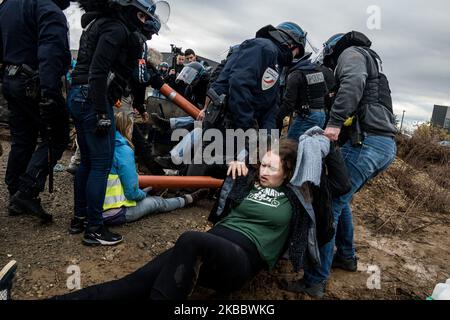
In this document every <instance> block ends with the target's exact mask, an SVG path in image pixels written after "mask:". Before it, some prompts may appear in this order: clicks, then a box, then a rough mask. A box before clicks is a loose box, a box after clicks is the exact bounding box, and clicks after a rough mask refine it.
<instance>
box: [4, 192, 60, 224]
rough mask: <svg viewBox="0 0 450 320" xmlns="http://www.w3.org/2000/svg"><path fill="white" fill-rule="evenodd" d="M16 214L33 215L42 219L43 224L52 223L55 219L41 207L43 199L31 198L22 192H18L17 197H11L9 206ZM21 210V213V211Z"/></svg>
mask: <svg viewBox="0 0 450 320" xmlns="http://www.w3.org/2000/svg"><path fill="white" fill-rule="evenodd" d="M9 206H10V207H13V208H14V210H18V211H16V212H23V213H26V214H32V215H35V216H37V217H38V218H40V219H41V221H42V222H43V223H49V222H52V220H53V217H52V215H51V214H48V213H47V212H46V211H45V210H44V208H42V205H41V199H39V198H31V197H29V196H27V195H25V194H24V193H22V192H21V191H17V192H16V194H15V195H13V196H12V197H11V201H10V204H9ZM19 210H20V211H19Z"/></svg>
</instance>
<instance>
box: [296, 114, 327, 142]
mask: <svg viewBox="0 0 450 320" xmlns="http://www.w3.org/2000/svg"><path fill="white" fill-rule="evenodd" d="M325 120H326V115H325V112H323V111H320V112H311V113H310V114H309V115H308V116H307V117H305V118H303V117H302V116H297V117H296V118H295V120H294V123H293V124H292V125H291V127H290V128H289V132H288V139H293V140H296V141H298V139H299V138H300V136H302V135H303V134H304V133H305V132H306V131H308V130H309V129H311V128H313V127H316V126H317V127H321V128H323V126H324V125H325Z"/></svg>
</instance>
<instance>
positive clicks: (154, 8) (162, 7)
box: [137, 0, 170, 24]
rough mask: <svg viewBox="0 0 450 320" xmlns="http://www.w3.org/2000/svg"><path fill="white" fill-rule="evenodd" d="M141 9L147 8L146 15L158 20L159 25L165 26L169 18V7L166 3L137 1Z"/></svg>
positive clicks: (145, 0) (150, 0)
mask: <svg viewBox="0 0 450 320" xmlns="http://www.w3.org/2000/svg"><path fill="white" fill-rule="evenodd" d="M137 2H139V4H140V5H141V6H142V7H143V8H147V10H146V13H147V15H149V16H151V17H152V18H156V19H158V20H159V22H160V23H161V24H166V23H167V22H168V21H169V18H170V5H169V3H168V2H167V1H157V2H154V1H152V0H137Z"/></svg>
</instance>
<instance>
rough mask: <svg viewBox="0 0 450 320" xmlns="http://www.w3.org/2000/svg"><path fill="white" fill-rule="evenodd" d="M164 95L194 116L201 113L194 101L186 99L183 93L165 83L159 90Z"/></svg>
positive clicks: (195, 117)
mask: <svg viewBox="0 0 450 320" xmlns="http://www.w3.org/2000/svg"><path fill="white" fill-rule="evenodd" d="M159 92H161V94H162V95H163V96H165V97H166V98H167V99H169V100H170V101H172V102H173V103H175V104H176V105H177V106H179V107H180V108H181V109H183V110H184V111H185V112H186V113H187V114H188V115H190V116H191V117H192V118H194V119H197V117H198V115H199V114H200V110H199V109H198V108H197V107H195V106H194V105H193V104H192V103H190V102H189V101H187V100H186V98H184V97H183V96H182V95H181V94H179V93H178V92H176V91H175V90H173V89H172V88H171V87H170V86H169V85H168V84H164V85H163V86H162V87H161V89H160V90H159Z"/></svg>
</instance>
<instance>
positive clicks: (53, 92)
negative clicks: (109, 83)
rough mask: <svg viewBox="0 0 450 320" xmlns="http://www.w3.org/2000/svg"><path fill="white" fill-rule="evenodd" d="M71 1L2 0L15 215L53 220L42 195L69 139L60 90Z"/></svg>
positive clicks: (0, 28) (0, 43)
mask: <svg viewBox="0 0 450 320" xmlns="http://www.w3.org/2000/svg"><path fill="white" fill-rule="evenodd" d="M69 3H70V2H69V1H56V0H55V1H51V0H39V1H38V0H8V1H3V2H2V3H1V4H0V34H1V39H0V48H1V54H0V63H2V64H3V67H4V72H3V73H4V76H3V94H4V96H5V98H6V99H7V101H8V106H9V109H10V112H11V113H10V130H11V139H12V144H11V152H10V154H9V161H8V168H7V172H6V177H5V181H6V184H7V186H8V190H9V193H10V195H11V199H10V205H9V210H10V214H12V215H14V214H19V213H33V214H35V215H38V216H39V217H41V218H42V219H43V220H44V221H49V220H51V215H49V214H47V213H46V212H45V211H44V209H43V208H42V206H41V204H40V200H39V198H38V195H39V193H40V192H42V191H43V190H44V186H45V182H46V178H47V175H48V174H49V171H50V170H53V166H54V165H55V164H56V162H57V160H59V159H60V158H61V156H62V153H63V152H64V150H65V147H66V145H67V143H68V140H69V126H68V114H67V111H66V107H65V101H64V99H63V97H62V95H61V88H62V81H61V78H62V77H63V76H64V75H65V74H66V72H67V70H68V68H69V65H70V61H71V56H70V50H69V43H68V37H67V34H68V27H67V20H66V17H65V16H64V14H63V12H62V10H63V9H65V8H67V7H68V6H69ZM49 155H50V156H49ZM49 162H51V163H49Z"/></svg>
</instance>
